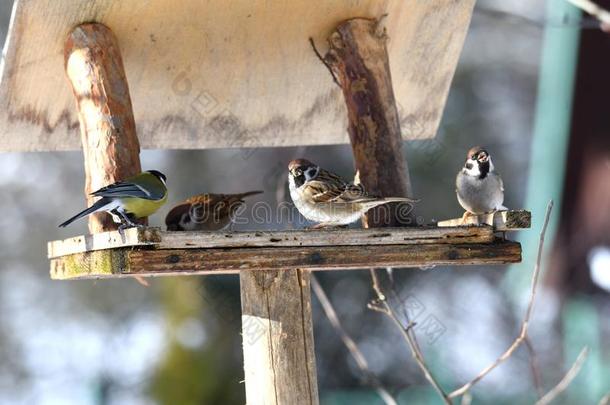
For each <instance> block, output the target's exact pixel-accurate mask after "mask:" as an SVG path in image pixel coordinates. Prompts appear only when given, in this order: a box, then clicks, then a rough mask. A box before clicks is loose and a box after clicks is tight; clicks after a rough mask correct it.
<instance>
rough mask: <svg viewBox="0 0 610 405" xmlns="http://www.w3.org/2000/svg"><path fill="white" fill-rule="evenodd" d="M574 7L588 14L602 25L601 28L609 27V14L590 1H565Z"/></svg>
mask: <svg viewBox="0 0 610 405" xmlns="http://www.w3.org/2000/svg"><path fill="white" fill-rule="evenodd" d="M566 1H568V2H569V3H571V4H573V5H574V6H576V7H578V8H580V9H581V10H584V11H585V12H587V13H588V14H590V15H592V16H593V17H595V18H597V19H598V20H599V21H600V22H601V23H602V28H603V27H604V26H605V27H607V26H610V12H609V11H608V10H605V9H603V8H602V7H600V6H598V5H597V4H595V3H594V2H592V1H591V0H566Z"/></svg>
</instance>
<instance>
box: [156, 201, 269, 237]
mask: <svg viewBox="0 0 610 405" xmlns="http://www.w3.org/2000/svg"><path fill="white" fill-rule="evenodd" d="M261 193H262V191H248V192H247V193H240V194H199V195H196V196H193V197H191V198H189V199H187V200H185V201H183V202H181V203H180V204H178V205H176V206H175V207H174V208H172V209H171V210H170V212H169V213H168V214H167V216H166V217H165V225H167V230H168V231H218V230H221V229H224V228H226V227H227V226H228V225H231V226H232V225H233V220H234V219H235V212H236V211H237V209H238V208H239V207H240V206H241V205H242V204H244V200H243V199H244V198H245V197H248V196H251V195H255V194H261Z"/></svg>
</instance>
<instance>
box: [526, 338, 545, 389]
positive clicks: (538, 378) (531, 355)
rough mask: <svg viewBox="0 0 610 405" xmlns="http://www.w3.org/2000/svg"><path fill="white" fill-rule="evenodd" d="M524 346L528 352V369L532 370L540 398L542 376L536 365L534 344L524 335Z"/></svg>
mask: <svg viewBox="0 0 610 405" xmlns="http://www.w3.org/2000/svg"><path fill="white" fill-rule="evenodd" d="M525 347H527V351H528V352H529V358H530V369H531V371H532V379H533V380H534V387H536V392H537V393H538V398H542V396H543V395H544V391H543V389H542V376H541V374H540V368H539V367H538V358H537V357H536V352H535V351H534V346H533V345H532V341H531V340H530V338H529V336H526V337H525Z"/></svg>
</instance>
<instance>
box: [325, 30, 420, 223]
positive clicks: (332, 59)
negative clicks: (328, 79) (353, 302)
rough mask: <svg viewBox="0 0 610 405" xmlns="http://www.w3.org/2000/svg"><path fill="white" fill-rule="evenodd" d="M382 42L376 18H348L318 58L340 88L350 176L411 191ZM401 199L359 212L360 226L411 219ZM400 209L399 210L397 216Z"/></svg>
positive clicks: (375, 187)
mask: <svg viewBox="0 0 610 405" xmlns="http://www.w3.org/2000/svg"><path fill="white" fill-rule="evenodd" d="M386 42H387V36H386V33H385V29H382V20H371V19H363V18H356V19H351V20H348V21H345V22H343V23H341V24H339V26H338V27H337V29H336V30H335V31H334V32H333V33H332V34H331V35H330V37H329V39H328V43H329V45H330V50H329V51H328V53H327V54H326V56H325V57H324V59H325V61H326V63H328V65H329V66H330V67H331V69H332V70H333V72H334V74H335V76H336V77H337V79H338V81H339V84H340V85H341V88H342V89H343V97H344V99H345V104H346V107H347V115H348V126H347V132H348V133H349V137H350V142H351V145H352V151H353V153H354V164H355V166H356V180H355V182H356V183H361V184H363V185H364V187H365V188H366V190H367V191H368V192H370V193H372V194H376V195H381V196H384V197H413V195H412V193H411V180H410V178H409V170H408V167H407V161H406V159H405V156H404V154H403V151H402V136H401V132H400V120H399V117H398V108H397V107H396V100H395V98H394V90H393V86H392V76H391V73H390V61H389V59H388V52H387V48H386ZM401 205H402V207H400V208H401V209H400V210H399V204H387V205H384V206H381V207H377V208H374V209H372V210H370V211H369V212H368V213H367V214H365V215H364V216H363V219H362V222H363V226H364V227H380V226H400V225H401V224H403V225H404V224H410V225H414V223H413V218H412V217H413V215H411V210H410V208H411V205H409V206H408V207H407V206H406V204H401ZM405 208H406V210H405ZM401 211H405V215H402V217H401V216H400V215H399V214H400V212H401Z"/></svg>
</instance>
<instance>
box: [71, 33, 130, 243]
mask: <svg viewBox="0 0 610 405" xmlns="http://www.w3.org/2000/svg"><path fill="white" fill-rule="evenodd" d="M64 62H65V69H66V74H67V76H68V80H69V82H70V85H71V87H72V91H73V93H74V99H75V100H76V105H77V110H78V117H79V122H80V129H81V141H82V144H83V154H84V161H85V179H86V180H85V196H86V198H87V204H88V205H89V206H90V205H92V204H93V203H94V202H95V201H96V200H97V199H98V197H94V196H92V195H91V193H92V192H94V191H96V190H98V189H100V188H102V187H104V186H107V185H109V184H112V183H115V182H117V181H119V180H124V179H126V178H128V177H130V176H134V175H136V174H138V173H140V172H141V171H142V168H141V167H140V144H139V142H138V136H137V134H136V124H135V121H134V117H133V110H132V108H131V98H130V96H129V86H128V85H127V79H126V77H125V70H124V68H123V60H122V58H121V51H120V50H119V45H118V43H117V40H116V38H115V37H114V35H113V34H112V31H110V29H108V28H107V27H106V26H104V25H102V24H96V23H94V24H83V25H79V26H77V27H75V28H74V29H73V30H72V31H70V33H69V34H68V37H67V39H66V43H65V49H64ZM141 222H142V221H141ZM117 227H118V225H117V224H116V223H115V222H113V220H112V217H111V216H110V215H109V214H106V213H104V212H98V213H95V214H92V215H90V216H89V231H90V232H91V233H97V232H103V231H108V230H114V229H117Z"/></svg>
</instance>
